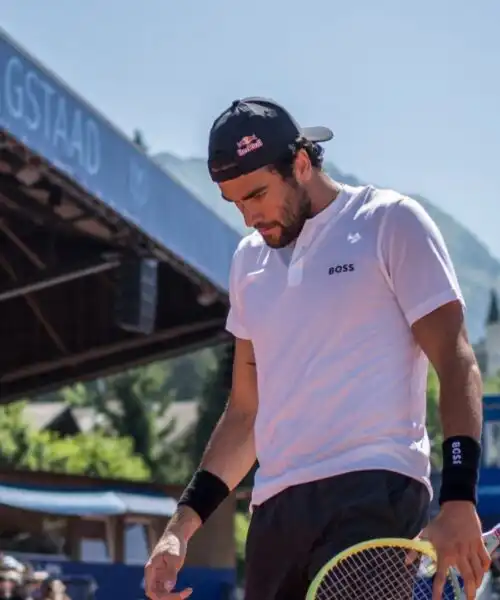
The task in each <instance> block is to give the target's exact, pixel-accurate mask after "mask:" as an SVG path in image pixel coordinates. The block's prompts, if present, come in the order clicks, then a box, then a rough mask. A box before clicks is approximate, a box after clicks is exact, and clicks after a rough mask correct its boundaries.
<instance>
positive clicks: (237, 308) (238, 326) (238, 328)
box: [226, 248, 250, 340]
mask: <svg viewBox="0 0 500 600" xmlns="http://www.w3.org/2000/svg"><path fill="white" fill-rule="evenodd" d="M241 260H242V256H241V248H238V250H236V252H235V254H234V256H233V260H232V263H231V272H230V274H229V313H228V316H227V320H226V329H227V331H229V333H232V334H233V335H234V336H235V337H237V338H240V339H242V340H249V339H250V335H249V333H248V331H247V329H246V326H245V318H244V311H243V304H242V302H241V298H240V293H239V283H240V282H239V280H240V275H241V271H242V269H241Z"/></svg>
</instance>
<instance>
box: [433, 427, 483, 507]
mask: <svg viewBox="0 0 500 600" xmlns="http://www.w3.org/2000/svg"><path fill="white" fill-rule="evenodd" d="M480 462H481V445H480V443H479V442H478V441H477V440H475V439H474V438H472V437H468V436H465V435H457V436H454V437H450V438H448V439H446V440H445V441H444V442H443V472H442V476H441V492H440V495H439V504H440V505H441V504H444V503H445V502H450V501H453V500H466V501H468V502H472V503H473V504H474V505H476V504H477V482H478V479H479V467H480Z"/></svg>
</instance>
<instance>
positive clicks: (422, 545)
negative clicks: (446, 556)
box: [306, 538, 461, 600]
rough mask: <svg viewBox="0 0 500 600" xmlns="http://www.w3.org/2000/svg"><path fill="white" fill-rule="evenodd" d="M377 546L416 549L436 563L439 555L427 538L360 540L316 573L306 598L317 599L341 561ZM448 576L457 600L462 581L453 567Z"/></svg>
mask: <svg viewBox="0 0 500 600" xmlns="http://www.w3.org/2000/svg"><path fill="white" fill-rule="evenodd" d="M375 548H403V549H405V550H408V551H410V552H411V551H412V550H413V551H415V552H417V553H420V554H423V555H425V556H428V557H429V558H430V559H431V560H432V562H433V563H436V561H437V556H436V551H435V549H434V546H433V545H432V544H431V543H430V542H428V541H426V540H419V539H415V540H410V539H405V538H376V539H373V540H367V541H365V542H360V543H358V544H354V545H353V546H350V547H349V548H346V550H343V551H342V552H339V553H338V554H336V555H335V556H334V557H333V558H332V559H330V560H329V561H328V562H327V563H326V564H325V565H323V567H321V569H320V570H319V571H318V573H317V574H316V575H315V577H314V579H313V580H312V582H311V584H310V585H309V588H308V590H307V595H306V600H317V595H316V594H317V591H318V589H319V587H320V586H321V583H322V582H323V579H324V577H325V576H326V575H327V574H328V573H329V572H330V571H331V570H332V569H333V568H335V567H336V566H337V565H338V564H339V563H341V562H343V561H344V560H346V559H347V558H349V557H351V556H354V555H356V554H359V553H361V552H362V551H364V550H372V549H375ZM447 575H448V578H449V581H450V583H451V585H452V587H453V592H454V594H455V597H456V598H457V600H458V599H459V598H461V588H460V583H459V581H458V579H457V576H456V575H455V574H454V573H453V571H452V570H451V569H449V570H448V573H447Z"/></svg>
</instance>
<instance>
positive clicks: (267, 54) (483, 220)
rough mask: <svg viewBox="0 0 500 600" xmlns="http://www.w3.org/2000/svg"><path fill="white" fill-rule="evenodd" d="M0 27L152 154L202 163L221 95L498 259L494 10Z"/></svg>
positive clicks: (263, 5) (334, 5)
mask: <svg viewBox="0 0 500 600" xmlns="http://www.w3.org/2000/svg"><path fill="white" fill-rule="evenodd" d="M0 12H1V19H0V25H1V26H2V27H3V28H4V29H5V30H6V31H7V32H8V33H9V34H10V35H11V36H12V37H13V38H14V39H15V40H16V41H17V42H19V43H20V44H21V45H22V46H24V47H25V48H26V49H27V50H28V51H30V52H31V53H33V54H34V55H35V56H36V57H37V58H38V59H39V60H41V61H42V62H43V63H44V64H45V65H46V66H48V67H49V68H50V69H51V70H53V71H55V72H56V73H57V74H58V75H59V76H61V77H62V78H63V80H65V81H66V83H67V84H69V86H70V87H71V88H73V89H74V90H75V91H77V92H78V93H79V94H81V95H82V96H83V97H85V98H86V99H87V100H88V101H89V102H90V103H91V104H92V105H94V106H95V107H96V108H97V109H99V110H100V111H101V112H103V113H104V114H105V115H106V116H107V117H108V118H109V119H110V120H111V121H113V122H114V123H115V124H116V125H117V126H118V127H119V128H120V129H122V130H123V131H125V132H126V133H127V134H131V132H132V131H133V130H134V129H135V128H140V129H141V130H142V131H143V132H144V134H145V136H146V140H147V142H148V144H149V146H150V149H151V150H152V151H153V152H160V151H169V152H172V153H174V154H177V155H179V156H205V155H206V146H207V133H208V130H209V128H210V125H211V123H212V121H213V119H214V118H215V117H216V116H217V115H218V114H219V113H220V112H222V110H223V109H224V108H226V106H228V105H229V104H230V103H231V102H232V100H234V99H236V98H241V97H244V96H249V95H252V96H253V95H260V96H267V97H271V98H274V99H275V100H277V101H279V102H280V103H282V104H283V105H285V106H286V107H287V108H288V109H289V110H290V111H291V112H292V113H293V114H294V116H295V117H296V118H297V120H298V121H299V122H300V123H301V124H303V125H326V126H329V127H331V128H332V129H333V130H334V132H335V135H336V137H335V139H334V140H333V141H332V142H329V143H328V144H327V152H326V156H327V159H328V160H331V161H332V162H334V163H335V164H336V165H337V167H339V168H340V169H341V170H343V171H346V172H348V173H353V174H355V175H357V176H358V177H359V178H360V179H362V180H364V181H367V182H370V183H374V184H378V185H383V186H387V187H391V188H394V189H398V190H400V191H402V192H405V193H419V194H422V195H424V196H426V197H427V198H428V199H429V200H431V201H432V202H433V203H434V204H436V205H437V206H439V207H440V208H442V209H444V210H445V211H446V212H448V213H450V214H452V215H453V216H455V217H456V218H457V219H458V220H459V221H460V222H462V223H463V224H465V225H466V226H467V227H468V228H469V229H470V230H471V231H473V232H474V233H475V234H476V235H477V236H478V237H479V238H480V239H481V240H482V241H483V242H484V243H485V244H486V245H487V247H488V248H489V249H490V250H491V251H492V253H493V254H494V255H495V256H497V257H498V258H500V217H499V216H498V213H499V209H498V206H499V204H500V193H499V189H500V185H499V183H500V35H498V28H499V27H500V2H498V0H476V2H474V3H472V2H466V1H465V0H419V1H418V2H402V1H401V0H349V2H338V1H337V0H315V1H314V2H304V1H303V0H252V1H251V2H239V1H235V0H210V1H209V2H208V1H204V0H183V1H182V2H173V1H172V0H146V1H144V2H137V1H135V0H134V1H133V0H86V1H85V2H76V1H68V0H43V2H42V1H38V2H37V1H36V0H0Z"/></svg>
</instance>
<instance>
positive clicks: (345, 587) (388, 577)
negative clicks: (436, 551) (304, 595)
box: [315, 546, 455, 600]
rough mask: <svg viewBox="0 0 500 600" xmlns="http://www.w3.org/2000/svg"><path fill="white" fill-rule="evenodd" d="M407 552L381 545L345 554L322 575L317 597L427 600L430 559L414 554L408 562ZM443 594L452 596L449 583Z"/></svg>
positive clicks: (447, 599)
mask: <svg viewBox="0 0 500 600" xmlns="http://www.w3.org/2000/svg"><path fill="white" fill-rule="evenodd" d="M407 553H408V550H407V549H406V548H398V547H394V546H387V547H383V546H381V547H375V548H366V549H364V550H362V551H361V552H357V553H355V554H352V555H350V556H348V557H347V558H345V559H344V560H342V561H340V562H339V563H337V564H336V565H335V566H334V567H333V568H332V569H331V570H330V571H329V572H328V573H326V574H325V575H324V577H323V579H322V581H321V583H320V585H319V587H318V588H317V591H316V596H315V598H316V600H430V599H431V598H432V581H433V579H432V572H431V570H430V565H431V561H429V558H428V557H427V556H426V555H423V554H419V555H418V554H417V557H416V560H415V561H414V562H412V563H410V564H407ZM422 559H424V560H422ZM443 598H444V599H445V600H454V598H455V594H454V591H453V589H452V588H451V586H450V585H448V586H447V587H446V588H445V593H444V595H443Z"/></svg>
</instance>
